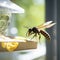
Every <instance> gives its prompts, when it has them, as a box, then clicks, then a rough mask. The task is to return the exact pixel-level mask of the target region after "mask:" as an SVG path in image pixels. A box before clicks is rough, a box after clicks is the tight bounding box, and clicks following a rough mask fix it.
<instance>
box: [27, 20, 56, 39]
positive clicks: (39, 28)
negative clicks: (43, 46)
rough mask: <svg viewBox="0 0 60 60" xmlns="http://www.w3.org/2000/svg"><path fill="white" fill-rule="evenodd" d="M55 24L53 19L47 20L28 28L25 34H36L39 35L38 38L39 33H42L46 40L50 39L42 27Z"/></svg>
mask: <svg viewBox="0 0 60 60" xmlns="http://www.w3.org/2000/svg"><path fill="white" fill-rule="evenodd" d="M55 24H56V23H53V21H48V22H46V23H43V24H41V25H39V26H37V27H32V28H29V29H28V32H27V33H26V35H27V36H30V35H32V34H34V35H33V37H32V38H34V37H36V36H37V35H38V36H39V37H38V38H39V40H40V38H41V34H42V35H43V36H44V37H45V38H46V39H47V40H50V39H51V37H50V35H49V34H48V33H47V32H46V31H45V30H43V29H45V28H50V27H52V26H54V25H55Z"/></svg>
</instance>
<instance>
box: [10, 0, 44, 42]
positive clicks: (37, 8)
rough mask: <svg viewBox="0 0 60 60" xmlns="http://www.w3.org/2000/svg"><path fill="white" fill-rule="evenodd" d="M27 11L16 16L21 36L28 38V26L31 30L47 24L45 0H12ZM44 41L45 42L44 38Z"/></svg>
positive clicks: (16, 23)
mask: <svg viewBox="0 0 60 60" xmlns="http://www.w3.org/2000/svg"><path fill="white" fill-rule="evenodd" d="M11 1H12V2H14V3H16V4H17V5H19V6H20V7H22V8H23V9H24V10H25V13H22V14H15V15H16V20H15V26H16V27H17V29H18V35H19V36H26V32H27V30H28V29H27V28H25V27H24V26H27V27H29V28H31V27H34V26H38V25H40V24H42V23H44V22H45V0H11ZM41 39H42V41H43V40H45V39H44V38H43V36H42V37H41Z"/></svg>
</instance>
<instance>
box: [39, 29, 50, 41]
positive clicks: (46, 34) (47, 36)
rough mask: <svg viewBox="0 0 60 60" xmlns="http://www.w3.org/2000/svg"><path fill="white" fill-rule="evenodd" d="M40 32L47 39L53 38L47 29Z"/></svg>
mask: <svg viewBox="0 0 60 60" xmlns="http://www.w3.org/2000/svg"><path fill="white" fill-rule="evenodd" d="M40 33H41V34H42V35H43V36H44V37H45V38H46V39H47V40H51V37H50V35H49V34H48V33H47V32H46V31H44V30H40Z"/></svg>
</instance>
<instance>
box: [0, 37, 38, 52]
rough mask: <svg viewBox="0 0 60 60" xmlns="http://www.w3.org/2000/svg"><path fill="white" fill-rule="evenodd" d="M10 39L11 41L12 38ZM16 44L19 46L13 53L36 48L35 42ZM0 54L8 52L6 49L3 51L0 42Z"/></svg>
mask: <svg viewBox="0 0 60 60" xmlns="http://www.w3.org/2000/svg"><path fill="white" fill-rule="evenodd" d="M10 38H11V37H10ZM11 39H13V38H11ZM18 43H19V45H18V47H17V48H16V49H15V50H14V51H21V50H29V49H36V48H37V42H36V41H28V40H26V42H23V41H21V42H18ZM0 52H8V50H7V49H4V48H3V47H2V46H1V42H0Z"/></svg>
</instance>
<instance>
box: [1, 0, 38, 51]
mask: <svg viewBox="0 0 60 60" xmlns="http://www.w3.org/2000/svg"><path fill="white" fill-rule="evenodd" d="M12 13H13V14H14V13H18V14H20V13H24V9H23V8H21V7H20V6H18V5H16V4H15V3H13V2H11V1H10V0H0V52H2V51H7V50H9V49H10V48H6V46H7V45H6V44H5V42H8V43H9V44H11V43H10V42H17V43H16V44H17V45H18V42H19V46H18V48H17V49H15V51H17V50H24V49H32V48H36V46H37V45H36V42H33V41H26V40H27V39H26V38H23V37H22V38H21V37H18V36H16V37H12V36H11V37H8V28H9V24H11V22H10V21H11V19H12V18H11V17H12ZM13 32H14V31H13ZM21 40H22V41H21ZM9 44H8V45H9ZM12 44H15V43H12ZM1 45H2V46H1ZM5 45H6V46H5ZM31 45H32V46H31ZM2 47H3V48H2ZM5 48H6V49H5ZM12 48H14V47H12ZM12 48H11V49H12ZM9 51H11V50H9Z"/></svg>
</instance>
